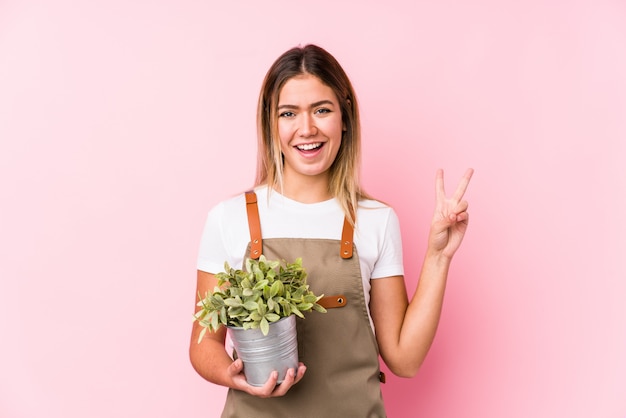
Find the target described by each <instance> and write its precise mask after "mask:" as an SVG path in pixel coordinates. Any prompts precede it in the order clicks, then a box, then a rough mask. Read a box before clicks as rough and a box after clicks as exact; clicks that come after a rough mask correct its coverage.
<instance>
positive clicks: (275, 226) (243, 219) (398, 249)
mask: <svg viewBox="0 0 626 418" xmlns="http://www.w3.org/2000/svg"><path fill="white" fill-rule="evenodd" d="M267 191H268V188H267V187H266V186H260V187H257V188H256V189H255V192H256V194H257V202H258V207H259V217H260V219H261V231H262V236H263V238H320V239H336V240H340V239H341V231H342V228H343V221H344V213H343V210H342V209H341V206H340V205H339V203H338V201H337V200H336V199H331V200H327V201H324V202H320V203H312V204H305V203H300V202H296V201H294V200H291V199H289V198H287V197H285V196H283V195H281V194H280V193H278V192H276V191H273V192H272V193H270V199H269V201H268V197H267V194H268V193H267ZM249 241H250V230H249V229H248V217H247V213H246V200H245V195H244V194H241V195H238V196H236V197H234V198H231V199H228V200H225V201H223V202H221V203H219V204H218V205H217V206H215V207H214V208H213V209H211V211H210V212H209V214H208V216H207V221H206V225H205V228H204V232H203V234H202V239H201V242H200V250H199V254H198V270H201V271H205V272H208V273H219V272H221V271H223V270H224V262H225V261H227V262H228V264H229V265H230V266H231V267H232V268H235V269H242V268H243V261H244V255H245V254H244V253H245V251H246V247H247V246H248V242H249ZM354 244H355V246H356V248H357V251H358V255H359V262H360V265H361V278H362V280H363V290H364V294H365V301H366V303H368V304H369V293H370V292H369V291H370V287H371V286H370V279H379V278H383V277H390V276H401V275H404V267H403V262H402V238H401V235H400V224H399V222H398V217H397V215H396V213H395V212H394V210H393V209H392V208H390V207H389V206H387V205H385V204H383V203H380V202H377V201H374V200H363V201H360V202H359V207H358V209H357V222H356V228H355V231H354Z"/></svg>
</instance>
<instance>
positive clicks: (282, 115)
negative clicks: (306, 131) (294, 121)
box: [278, 111, 295, 118]
mask: <svg viewBox="0 0 626 418" xmlns="http://www.w3.org/2000/svg"><path fill="white" fill-rule="evenodd" d="M293 116H295V114H294V113H293V112H290V111H286V112H282V113H280V114H279V115H278V117H279V118H291V117H293Z"/></svg>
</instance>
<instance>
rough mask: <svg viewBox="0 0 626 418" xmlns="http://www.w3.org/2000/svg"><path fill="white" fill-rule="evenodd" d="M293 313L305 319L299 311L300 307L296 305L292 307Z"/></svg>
mask: <svg viewBox="0 0 626 418" xmlns="http://www.w3.org/2000/svg"><path fill="white" fill-rule="evenodd" d="M291 311H292V312H293V313H294V314H296V315H298V316H299V317H300V318H304V315H303V314H302V312H300V310H298V307H297V306H295V305H291Z"/></svg>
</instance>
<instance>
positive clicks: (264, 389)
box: [228, 359, 306, 398]
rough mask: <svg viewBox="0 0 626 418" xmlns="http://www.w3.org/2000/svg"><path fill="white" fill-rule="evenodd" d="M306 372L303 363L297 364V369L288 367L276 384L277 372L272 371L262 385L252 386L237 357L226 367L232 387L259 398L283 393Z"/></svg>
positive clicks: (272, 396)
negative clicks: (281, 379) (285, 373)
mask: <svg viewBox="0 0 626 418" xmlns="http://www.w3.org/2000/svg"><path fill="white" fill-rule="evenodd" d="M304 372H306V366H305V365H304V364H303V363H300V364H299V365H298V370H294V369H289V370H287V375H286V376H285V379H284V380H283V381H282V382H281V383H280V384H279V385H277V384H276V382H277V380H278V372H276V371H273V372H272V374H271V375H270V377H269V379H268V380H267V382H265V384H264V385H263V386H252V385H250V384H248V382H247V381H246V376H245V375H244V374H243V361H241V359H237V360H235V361H233V362H232V364H231V365H230V366H229V367H228V375H229V376H230V378H231V379H232V382H233V388H234V389H238V390H241V391H244V392H246V393H249V394H250V395H253V396H258V397H259V398H275V397H279V396H283V395H285V394H286V393H287V392H288V391H289V389H290V388H291V387H292V386H293V385H295V384H296V383H298V382H299V381H300V380H301V379H302V377H303V376H304Z"/></svg>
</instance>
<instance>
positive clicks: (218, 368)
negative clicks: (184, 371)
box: [189, 337, 233, 387]
mask: <svg viewBox="0 0 626 418" xmlns="http://www.w3.org/2000/svg"><path fill="white" fill-rule="evenodd" d="M189 359H190V361H191V365H192V366H193V368H194V369H195V370H196V372H197V373H198V374H199V375H200V376H202V378H204V379H205V380H207V381H209V382H211V383H215V384H218V385H222V386H227V387H232V380H231V379H230V376H229V375H228V373H227V369H228V367H229V366H230V365H231V364H232V362H233V360H232V359H231V358H230V356H228V354H227V353H226V350H225V349H224V344H223V342H221V341H217V340H213V339H210V338H204V339H203V340H202V342H200V343H199V344H198V342H197V337H196V338H193V337H192V341H191V342H190V346H189Z"/></svg>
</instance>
